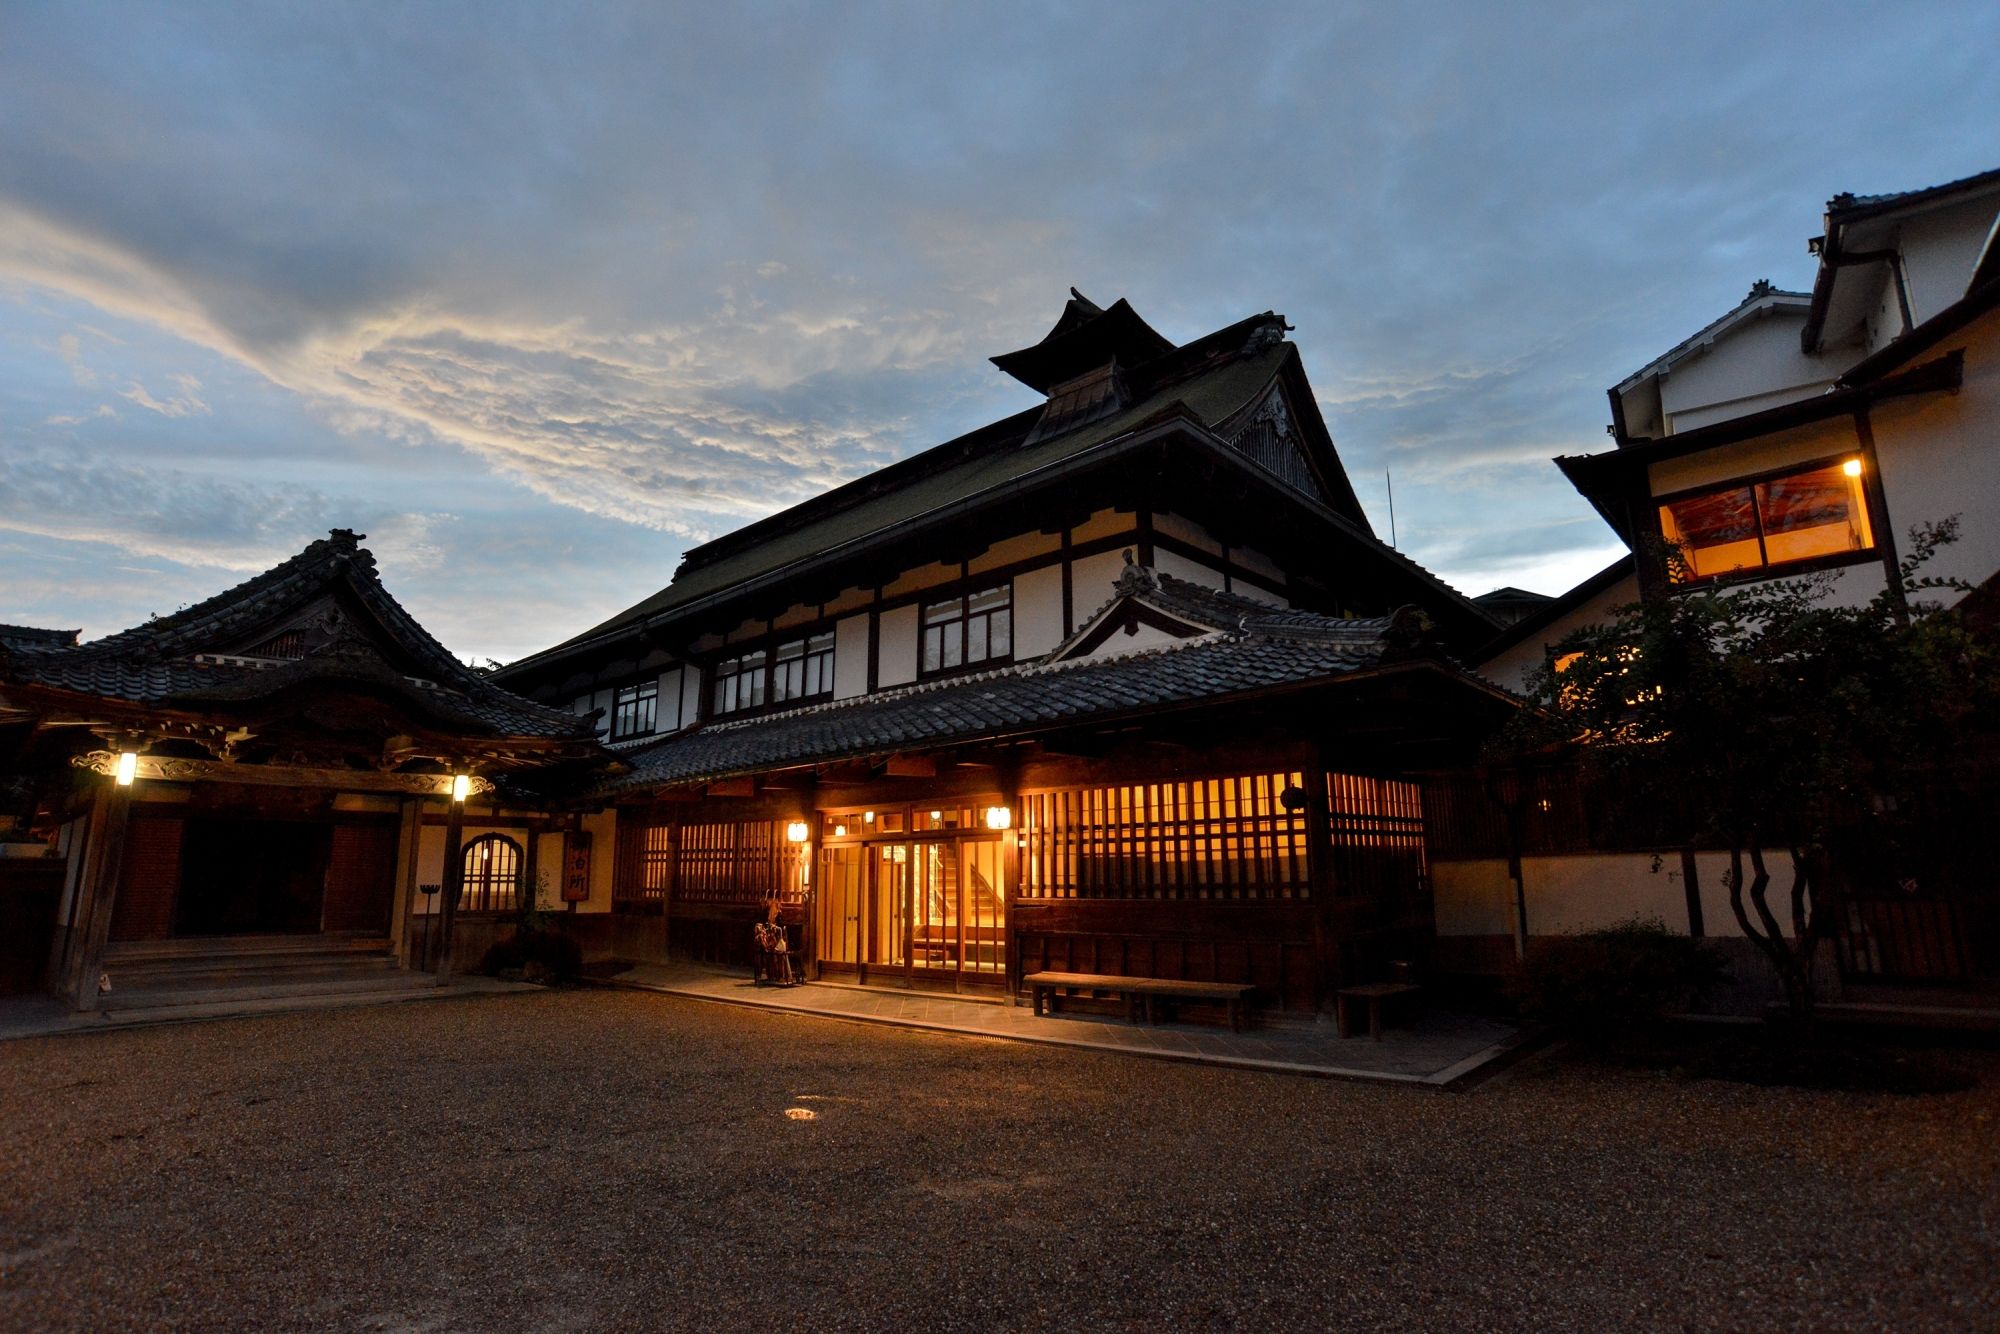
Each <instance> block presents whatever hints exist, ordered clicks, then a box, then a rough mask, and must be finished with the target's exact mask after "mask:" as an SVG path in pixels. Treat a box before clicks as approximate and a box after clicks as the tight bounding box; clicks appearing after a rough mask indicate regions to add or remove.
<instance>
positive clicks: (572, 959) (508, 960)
mask: <svg viewBox="0 0 2000 1334" xmlns="http://www.w3.org/2000/svg"><path fill="white" fill-rule="evenodd" d="M479 971H480V972H482V973H488V974H491V975H493V976H496V977H497V976H500V975H501V974H503V973H511V972H519V973H520V975H521V976H522V977H524V978H526V979H527V980H528V981H530V982H545V981H546V982H574V981H576V980H577V979H578V978H579V977H581V976H583V948H582V947H581V946H580V945H578V944H577V943H576V942H575V941H574V940H572V939H570V937H568V936H566V935H564V934H563V933H562V932H560V931H537V930H531V929H528V928H523V929H522V930H519V931H516V932H515V933H514V934H513V935H511V936H509V937H508V938H507V939H505V940H503V941H500V942H499V943H498V944H496V945H494V946H493V947H492V948H491V949H489V950H487V951H486V957H485V958H484V959H481V960H480V961H479Z"/></svg>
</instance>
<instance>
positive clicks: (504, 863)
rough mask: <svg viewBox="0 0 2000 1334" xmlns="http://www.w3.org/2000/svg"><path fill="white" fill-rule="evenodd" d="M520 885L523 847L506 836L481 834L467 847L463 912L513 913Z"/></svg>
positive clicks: (461, 908) (460, 901)
mask: <svg viewBox="0 0 2000 1334" xmlns="http://www.w3.org/2000/svg"><path fill="white" fill-rule="evenodd" d="M520 883H521V845H520V844H519V843H516V842H515V841H514V840H513V839H511V838H508V837H507V836H506V835H505V834H482V835H480V836H479V837H478V838H475V839H473V840H472V841H471V842H470V843H468V844H466V845H465V888H464V890H463V892H461V893H460V894H459V897H458V909H459V911H460V912H512V911H513V910H514V907H515V905H516V903H517V902H518V898H517V894H518V891H519V888H520Z"/></svg>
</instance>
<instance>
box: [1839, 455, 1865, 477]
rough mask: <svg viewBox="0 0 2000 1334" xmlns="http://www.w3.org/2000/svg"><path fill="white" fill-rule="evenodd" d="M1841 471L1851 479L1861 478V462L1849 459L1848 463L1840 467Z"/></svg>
mask: <svg viewBox="0 0 2000 1334" xmlns="http://www.w3.org/2000/svg"><path fill="white" fill-rule="evenodd" d="M1840 470H1841V471H1842V472H1844V473H1846V474H1847V475H1848V476H1849V477H1859V476H1860V475H1861V460H1860V459H1849V460H1848V461H1847V462H1845V463H1843V464H1841V465H1840Z"/></svg>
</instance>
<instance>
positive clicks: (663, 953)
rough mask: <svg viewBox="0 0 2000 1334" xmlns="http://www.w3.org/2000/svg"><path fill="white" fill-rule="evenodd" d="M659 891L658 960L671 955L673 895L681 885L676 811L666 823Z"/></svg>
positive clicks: (679, 822)
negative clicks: (664, 863) (664, 867)
mask: <svg viewBox="0 0 2000 1334" xmlns="http://www.w3.org/2000/svg"><path fill="white" fill-rule="evenodd" d="M663 880H664V881H665V887H664V888H663V889H662V890H661V892H660V961H661V962H662V963H665V962H666V961H667V960H668V959H669V958H671V957H673V948H674V895H675V894H677V893H679V892H680V887H681V817H680V815H679V813H678V812H676V813H675V815H674V817H673V819H671V820H670V821H668V823H667V873H666V875H665V876H664V877H663Z"/></svg>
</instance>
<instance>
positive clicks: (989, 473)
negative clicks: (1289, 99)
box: [510, 313, 1293, 668]
mask: <svg viewBox="0 0 2000 1334" xmlns="http://www.w3.org/2000/svg"><path fill="white" fill-rule="evenodd" d="M1274 322H1275V323H1276V324H1282V320H1281V317H1278V316H1276V315H1271V314H1268V313H1267V314H1264V315H1259V316H1255V317H1253V318H1252V319H1249V320H1243V321H1240V322H1239V323H1237V324H1234V325H1230V326H1229V327H1228V328H1226V329H1221V330H1218V331H1216V333H1214V334H1210V335H1208V336H1206V337H1204V338H1202V339H1198V340H1196V341H1195V342H1194V343H1190V344H1188V345H1187V346H1185V347H1182V348H1180V349H1178V350H1176V351H1174V352H1171V353H1168V354H1167V355H1166V356H1164V357H1162V358H1160V364H1159V365H1157V366H1149V367H1142V368H1139V369H1138V370H1137V371H1134V372H1133V373H1132V378H1134V379H1136V380H1139V381H1140V382H1141V383H1142V384H1144V385H1145V386H1147V387H1146V388H1144V389H1143V390H1140V391H1138V392H1137V393H1136V395H1135V399H1134V401H1133V403H1132V404H1131V405H1130V406H1129V407H1127V408H1126V409H1125V410H1123V411H1122V412H1119V413H1116V414H1114V415H1112V416H1109V417H1103V418H1097V419H1094V420H1091V421H1089V422H1087V423H1085V424H1082V425H1080V426H1078V427H1077V428H1076V429H1074V430H1071V431H1066V432H1063V433H1061V434H1058V435H1052V436H1047V437H1044V438H1043V439H1040V440H1036V441H1035V442H1034V443H1032V444H1026V443H1023V442H1025V441H1026V440H1027V438H1028V436H1029V434H1030V433H1031V432H1032V431H1033V429H1034V427H1035V423H1036V421H1037V420H1038V419H1039V418H1040V416H1041V412H1042V407H1041V405H1039V404H1038V405H1037V406H1035V407H1033V408H1031V409H1029V410H1027V411H1026V412H1021V413H1017V414H1015V415H1014V416H1012V417H1009V418H1007V419H1005V420H1004V421H1000V422H996V423H994V424H993V425H991V426H988V427H984V428H981V429H980V430H978V431H975V432H973V433H972V434H970V435H967V436H964V437H961V438H960V439H959V440H954V441H950V442H947V443H946V444H943V445H939V446H937V447H936V448H934V449H931V450H928V451H926V452H925V453H923V454H920V455H917V456H915V457H913V458H910V459H906V460H904V461H903V462H901V463H898V464H894V465H891V466H890V467H888V468H884V469H882V470H881V471H880V472H878V473H876V474H873V475H871V476H869V477H866V478H862V479H861V480H860V481H858V482H854V483H850V484H848V485H847V486H845V487H841V488H838V489H836V490H834V491H831V492H829V493H827V494H826V495H824V496H821V497H818V498H816V499H814V500H810V501H807V502H805V503H804V504H802V505H799V506H795V507H794V508H793V509H792V510H788V511H785V512H784V513H782V514H779V515H774V516H772V518H770V519H767V520H763V521H761V522H759V523H756V524H751V525H749V526H747V527H745V528H743V529H741V530H739V531H738V532H736V533H731V534H729V535H727V536H726V537H723V538H719V539H717V540H716V541H714V542H711V543H708V544H707V545H706V546H705V547H698V548H696V549H694V550H693V551H690V552H689V553H688V556H687V559H686V561H685V562H684V563H683V566H682V568H681V569H680V570H679V571H678V572H677V573H676V574H675V576H674V579H673V582H672V583H670V584H668V585H667V586H666V587H665V588H663V589H661V590H660V591H659V592H657V593H654V594H653V595H652V596H651V597H648V598H646V599H645V600H644V601H641V602H639V603H636V604H634V605H633V606H631V607H628V608H626V609H625V610H624V611H621V612H619V613H618V614H617V615H616V616H613V617H611V618H610V619H609V620H606V621H604V622H601V623H600V624H598V625H596V626H593V627H591V628H590V629H589V630H586V631H584V632H583V633H582V634H580V635H577V636H574V637H573V638H572V639H569V640H566V641H564V642H563V643H561V644H558V645H556V646H555V647H554V648H552V649H547V650H544V651H543V653H538V654H535V655H532V657H531V658H530V659H524V660H523V661H524V662H526V661H532V660H533V659H534V658H540V657H542V656H544V654H549V653H555V652H558V651H560V650H562V649H565V648H567V647H569V646H570V645H572V644H577V643H581V642H584V641H587V640H591V639H594V638H596V637H598V636H600V635H603V634H607V633H609V632H611V631H613V630H616V629H618V628H619V627H621V626H624V625H628V624H631V623H634V622H638V621H643V620H646V619H648V618H650V617H654V616H658V615H661V614H663V613H666V612H669V611H673V610H675V609H677V608H680V607H683V606H685V605H687V604H689V603H691V602H694V601H696V600H697V599H699V598H702V597H704V596H707V595H709V594H712V593H718V592H722V591H724V590H726V589H729V588H732V587H734V586H735V585H737V584H740V583H742V582H744V581H745V580H748V579H751V578H755V577H757V576H759V575H763V574H767V573H769V572H772V571H774V570H777V569H780V568H782V567H784V566H786V565H789V564H793V563H796V562H800V561H804V560H809V559H813V558H816V557H818V556H820V555H822V554H823V553H825V552H827V551H829V550H831V549H832V548H834V547H836V546H839V545H842V544H844V543H849V542H853V541H856V540H857V539H861V538H865V537H869V536H870V535H873V534H877V533H882V532H886V531H889V530H892V529H896V528H898V527H900V526H901V525H904V524H908V523H911V522H913V521H916V520H918V519H920V518H921V517H922V516H924V515H925V514H927V513H928V512H930V511H932V510H935V509H937V508H939V507H941V506H944V505H947V504H949V503H951V502H954V501H959V500H963V499H965V498H967V497H970V496H976V495H979V494H981V493H983V492H990V491H993V490H995V489H997V488H1001V487H1003V486H1005V485H1006V484H1008V483H1010V482H1014V481H1016V480H1018V479H1020V478H1023V477H1025V476H1027V475H1028V474H1030V473H1033V472H1035V471H1037V470H1038V469H1042V468H1046V467H1049V466H1051V465H1054V464H1057V463H1060V462H1062V461H1064V460H1067V459H1071V458H1075V457H1077V456H1078V455H1081V454H1083V453H1085V452H1087V451H1089V450H1091V449H1094V448H1096V447H1097V446H1099V445H1103V444H1105V443H1107V442H1109V441H1111V440H1114V439H1116V438H1117V437H1119V436H1123V435H1126V434H1128V433H1130V432H1132V431H1133V430H1135V429H1137V428H1138V427H1140V426H1142V425H1144V424H1146V423H1149V422H1151V421H1153V420H1154V419H1155V418H1158V417H1159V416H1160V415H1161V414H1162V413H1163V412H1165V411H1167V410H1169V409H1171V408H1173V407H1175V405H1179V406H1180V407H1182V408H1185V409H1186V411H1187V412H1189V413H1191V414H1192V415H1193V416H1194V417H1195V418H1196V419H1197V420H1198V421H1200V422H1202V423H1204V424H1206V425H1210V426H1213V425H1215V424H1217V423H1220V422H1222V421H1225V420H1227V419H1228V418H1230V417H1231V416H1233V415H1234V414H1236V413H1238V412H1240V411H1242V410H1243V409H1244V408H1245V407H1247V406H1248V405H1249V404H1251V403H1252V402H1254V401H1255V400H1256V399H1257V398H1258V397H1259V396H1260V395H1261V394H1262V393H1263V392H1264V390H1265V389H1266V388H1268V387H1269V385H1270V383H1271V381H1272V380H1273V379H1274V378H1275V377H1276V376H1277V374H1278V372H1279V370H1280V369H1281V368H1282V366H1283V365H1284V363H1285V360H1286V358H1287V357H1289V356H1291V355H1293V349H1292V347H1291V345H1290V344H1289V343H1285V342H1282V341H1277V342H1268V343H1265V344H1263V345H1260V346H1256V347H1254V348H1252V347H1250V346H1249V344H1250V343H1251V342H1252V335H1253V334H1255V333H1256V332H1257V330H1259V329H1261V328H1266V327H1274ZM1232 340H1233V344H1234V345H1232ZM1210 357H1219V359H1218V360H1215V361H1213V362H1212V363H1210V362H1209V361H1207V360H1206V359H1207V358H1210ZM520 665H522V664H520V663H514V664H510V668H512V667H518V666H520Z"/></svg>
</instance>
